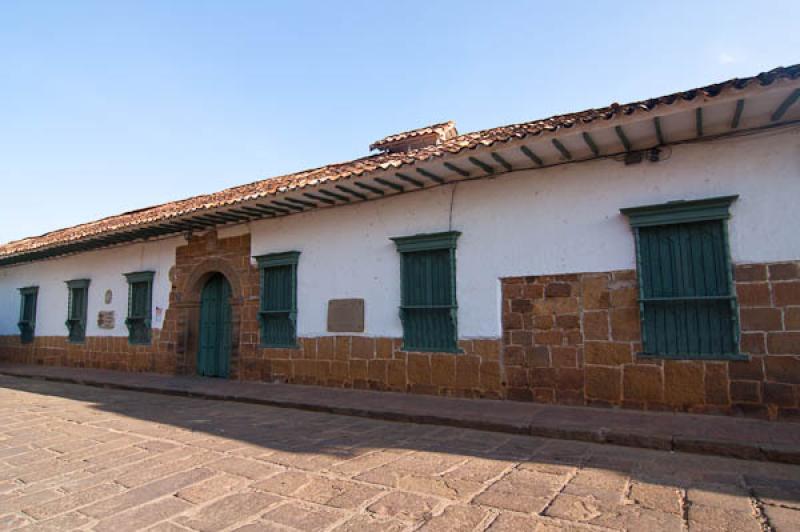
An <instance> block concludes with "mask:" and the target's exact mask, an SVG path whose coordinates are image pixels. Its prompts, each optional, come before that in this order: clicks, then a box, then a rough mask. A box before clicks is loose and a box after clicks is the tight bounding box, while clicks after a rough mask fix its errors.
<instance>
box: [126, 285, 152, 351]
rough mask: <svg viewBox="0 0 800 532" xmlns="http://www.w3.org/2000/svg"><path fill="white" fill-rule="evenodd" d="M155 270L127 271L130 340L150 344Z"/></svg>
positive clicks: (127, 324)
mask: <svg viewBox="0 0 800 532" xmlns="http://www.w3.org/2000/svg"><path fill="white" fill-rule="evenodd" d="M154 277H155V272H152V271H145V272H133V273H126V274H125V278H126V279H127V280H128V316H127V318H126V319H125V326H126V327H127V328H128V342H130V343H131V344H149V343H150V336H151V327H152V306H153V278H154Z"/></svg>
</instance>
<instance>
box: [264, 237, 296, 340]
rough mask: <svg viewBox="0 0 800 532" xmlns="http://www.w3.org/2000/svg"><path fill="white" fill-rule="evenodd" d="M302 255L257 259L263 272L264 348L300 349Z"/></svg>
mask: <svg viewBox="0 0 800 532" xmlns="http://www.w3.org/2000/svg"><path fill="white" fill-rule="evenodd" d="M299 258H300V252H299V251H287V252H285V253H273V254H270V255H262V256H259V257H256V260H257V261H258V267H259V271H260V272H261V307H260V310H259V313H258V315H259V322H260V328H261V345H262V346H263V347H297V263H298V260H299Z"/></svg>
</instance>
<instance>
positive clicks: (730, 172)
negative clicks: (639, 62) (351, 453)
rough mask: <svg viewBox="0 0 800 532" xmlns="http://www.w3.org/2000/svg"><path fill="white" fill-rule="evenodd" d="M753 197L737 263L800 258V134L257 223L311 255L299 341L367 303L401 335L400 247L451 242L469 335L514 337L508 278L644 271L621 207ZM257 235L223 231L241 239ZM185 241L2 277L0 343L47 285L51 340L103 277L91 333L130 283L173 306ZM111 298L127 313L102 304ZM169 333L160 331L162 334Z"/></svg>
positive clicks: (283, 243) (736, 242)
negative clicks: (178, 250) (71, 282)
mask: <svg viewBox="0 0 800 532" xmlns="http://www.w3.org/2000/svg"><path fill="white" fill-rule="evenodd" d="M728 194H739V196H740V199H739V200H738V201H737V202H736V203H734V205H733V207H732V216H733V217H732V220H731V222H730V236H731V252H732V256H733V260H734V261H735V262H770V261H780V260H797V259H800V237H798V227H800V209H798V207H797V205H798V203H799V202H800V134H799V133H798V132H797V131H793V132H784V133H781V134H779V135H772V136H762V137H748V138H739V139H729V140H725V141H718V142H713V143H704V144H697V145H687V146H678V147H675V148H673V151H672V154H671V156H670V157H669V159H667V160H664V161H662V162H660V163H657V164H651V163H646V162H645V163H642V164H640V165H636V166H627V167H626V166H624V165H623V164H622V163H620V162H616V161H596V162H591V163H581V164H574V165H565V166H561V167H557V168H552V169H547V170H536V171H526V172H517V173H514V174H509V175H505V176H502V177H499V178H497V179H493V180H481V181H474V182H468V183H461V184H459V185H457V186H447V187H440V188H437V189H434V190H430V191H424V192H416V193H411V194H405V195H402V196H398V197H395V198H389V199H385V200H380V201H372V202H367V203H360V204H355V205H351V206H344V207H337V208H333V209H322V210H318V211H315V212H309V213H303V214H298V215H294V216H290V217H286V218H278V219H274V220H263V221H259V222H253V223H252V224H249V227H250V230H251V232H252V246H253V250H252V251H253V255H254V256H255V255H260V254H265V253H273V252H281V251H290V250H299V251H301V252H302V254H301V256H300V263H299V272H298V273H299V275H298V277H299V279H298V296H299V297H298V299H299V301H298V307H299V317H298V332H299V334H300V335H301V336H313V335H324V334H327V333H326V331H325V329H326V312H327V302H328V300H329V299H333V298H351V297H360V298H364V299H365V304H366V316H365V318H366V331H367V332H366V333H365V334H366V335H370V336H395V337H397V336H401V335H402V328H401V324H400V320H399V317H398V312H397V307H398V305H399V301H400V267H399V256H398V254H397V251H396V249H395V246H394V243H393V242H392V241H391V240H389V238H390V237H393V236H406V235H413V234H417V233H427V232H437V231H446V230H448V229H449V228H450V223H449V220H450V209H451V202H452V229H454V230H458V231H461V232H462V233H463V234H462V236H461V238H460V240H459V242H458V251H457V275H458V280H457V284H458V292H457V296H458V301H459V304H460V306H459V336H461V337H462V338H478V337H497V336H499V334H500V330H501V327H500V283H499V279H500V278H501V277H507V276H515V275H539V274H548V273H573V272H591V271H609V270H617V269H628V268H633V267H634V242H633V236H632V234H631V231H630V228H629V227H628V224H627V221H626V219H625V218H624V217H623V216H622V215H620V213H619V209H620V208H621V207H632V206H637V205H644V204H650V203H660V202H665V201H670V200H675V199H699V198H707V197H712V196H721V195H728ZM246 227H247V226H241V227H237V228H231V229H226V230H224V231H220V235H219V236H220V237H224V236H230V235H233V234H241V233H242V232H243V231H245V230H246ZM181 242H182V240H181V239H180V238H175V239H171V240H168V241H162V242H156V243H148V244H136V245H131V246H127V247H121V248H116V249H113V250H105V251H97V252H92V253H86V254H83V255H77V256H72V257H65V258H62V259H56V260H50V261H43V262H39V263H34V264H29V265H22V266H16V267H10V268H0V301H2V306H0V334H17V332H18V331H17V328H16V322H17V319H18V313H19V294H18V292H17V289H18V288H19V287H22V286H28V285H32V284H37V285H39V286H40V291H39V310H38V323H37V334H39V335H53V334H54V335H64V334H66V329H65V327H64V320H65V316H66V304H67V303H66V302H67V289H66V285H65V284H64V281H66V280H68V279H75V278H81V277H89V278H91V279H92V284H91V287H90V301H89V330H88V332H87V333H88V334H89V335H96V334H103V333H105V334H107V333H106V332H105V331H103V332H102V333H101V331H99V330H98V329H97V327H96V323H95V318H96V316H97V311H98V310H100V309H101V308H102V309H106V308H108V309H114V310H115V311H116V315H117V327H116V328H115V329H114V331H113V334H115V335H126V334H127V330H126V329H125V326H124V323H123V320H124V315H125V312H126V305H127V301H126V300H127V285H126V281H125V278H124V277H123V276H122V274H123V273H126V272H129V271H138V270H146V269H154V270H156V272H157V273H156V278H155V293H154V300H153V305H154V307H157V306H158V307H161V308H164V307H165V306H166V304H167V301H168V293H169V281H168V279H167V274H168V271H169V268H170V267H171V266H172V265H173V263H174V250H175V247H176V246H177V245H180V244H181ZM106 288H111V289H112V290H113V291H114V302H113V304H112V305H110V306H105V305H103V304H102V297H103V293H104V292H105V290H106ZM156 326H157V327H160V326H161V324H160V323H156Z"/></svg>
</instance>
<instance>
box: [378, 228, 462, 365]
mask: <svg viewBox="0 0 800 532" xmlns="http://www.w3.org/2000/svg"><path fill="white" fill-rule="evenodd" d="M460 234H461V233H459V232H456V231H450V232H447V233H434V234H427V235H415V236H407V237H399V238H393V239H392V240H394V242H395V244H396V245H397V251H399V252H400V320H401V321H402V323H403V349H404V350H405V351H444V352H457V351H458V327H457V313H458V306H457V305H456V240H458V237H459V235H460Z"/></svg>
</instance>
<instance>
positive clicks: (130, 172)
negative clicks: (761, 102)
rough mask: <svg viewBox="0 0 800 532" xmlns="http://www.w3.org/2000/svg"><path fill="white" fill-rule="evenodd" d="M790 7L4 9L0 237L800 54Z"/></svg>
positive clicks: (705, 79)
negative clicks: (397, 140)
mask: <svg viewBox="0 0 800 532" xmlns="http://www.w3.org/2000/svg"><path fill="white" fill-rule="evenodd" d="M798 20H800V2H797V0H788V1H761V2H755V1H749V2H738V1H721V0H720V1H711V2H697V1H693V2H689V1H673V2H663V1H662V2H652V3H650V4H649V5H646V4H645V3H644V2H610V1H609V2H599V1H598V2H590V1H575V2H570V1H560V2H533V1H527V2H525V1H502V2H499V1H498V2H489V1H486V0H483V1H467V0H459V1H434V0H428V1H416V2H415V1H407V2H378V1H373V2H366V1H364V2H355V1H347V0H341V1H338V2H325V1H318V2H311V1H285V2H267V1H266V0H264V1H243V0H240V1H236V0H228V1H222V0H219V1H215V2H211V1H198V0H186V1H180V0H169V1H157V2H156V1H130V2H127V1H123V0H114V1H112V2H109V1H98V2H90V1H80V0H73V1H71V2H64V1H60V0H59V1H52V2H48V1H42V0H19V1H15V0H4V1H2V2H0V183H1V184H2V198H3V202H2V208H0V242H5V241H8V240H12V239H17V238H22V237H25V236H31V235H36V234H40V233H43V232H46V231H49V230H53V229H57V228H61V227H66V226H70V225H74V224H77V223H81V222H85V221H90V220H93V219H97V218H100V217H103V216H107V215H112V214H117V213H119V212H123V211H126V210H131V209H136V208H141V207H145V206H148V205H153V204H157V203H162V202H165V201H170V200H174V199H180V198H184V197H188V196H191V195H195V194H201V193H205V192H213V191H215V190H220V189H222V188H225V187H229V186H233V185H237V184H241V183H246V182H250V181H255V180H257V179H262V178H266V177H270V176H275V175H280V174H283V173H288V172H292V171H296V170H301V169H305V168H310V167H314V166H320V165H323V164H326V163H330V162H336V161H342V160H347V159H351V158H354V157H359V156H363V155H366V154H367V153H368V148H367V147H368V145H369V144H370V143H371V142H372V141H374V140H376V139H378V138H381V137H383V136H385V135H387V134H391V133H395V132H398V131H404V130H407V129H412V128H415V127H419V126H422V125H426V124H430V123H434V122H439V121H444V120H449V119H452V120H455V121H456V122H457V126H458V128H459V130H460V131H462V132H466V131H472V130H476V129H482V128H487V127H493V126H497V125H502V124H506V123H513V122H521V121H525V120H532V119H536V118H543V117H546V116H549V115H552V114H556V113H562V112H570V111H577V110H581V109H585V108H588V107H597V106H601V105H606V104H608V103H610V102H613V101H617V102H621V103H622V102H626V101H631V100H635V99H640V98H647V97H650V96H658V95H661V94H666V93H669V92H672V91H676V90H681V89H687V88H692V87H696V86H699V85H703V84H706V83H711V82H715V81H721V80H723V79H727V78H730V77H735V76H746V75H751V74H755V73H758V72H761V71H763V70H767V69H770V68H772V67H775V66H779V65H788V64H793V63H797V62H800V31H798V30H797V21H798Z"/></svg>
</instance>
